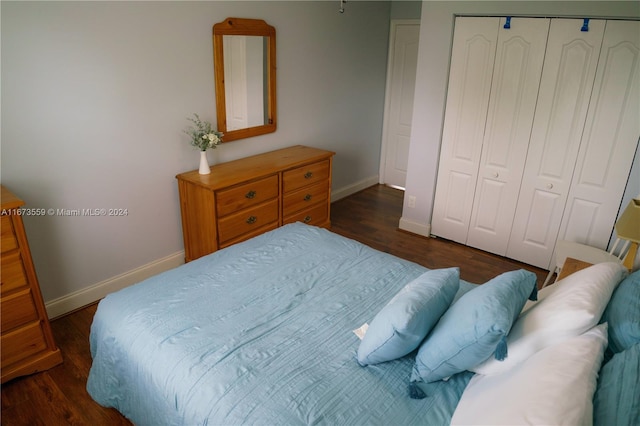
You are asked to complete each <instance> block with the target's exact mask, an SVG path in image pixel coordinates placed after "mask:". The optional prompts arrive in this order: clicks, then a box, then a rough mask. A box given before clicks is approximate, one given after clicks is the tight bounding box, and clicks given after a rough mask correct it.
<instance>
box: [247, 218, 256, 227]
mask: <svg viewBox="0 0 640 426" xmlns="http://www.w3.org/2000/svg"><path fill="white" fill-rule="evenodd" d="M257 220H258V218H257V217H255V216H249V217H248V218H247V223H248V224H249V225H251V224H253V223H256V221H257Z"/></svg>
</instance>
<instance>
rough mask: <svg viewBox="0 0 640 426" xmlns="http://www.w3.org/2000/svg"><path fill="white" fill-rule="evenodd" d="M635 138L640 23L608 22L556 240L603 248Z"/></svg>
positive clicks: (639, 132) (639, 127)
mask: <svg viewBox="0 0 640 426" xmlns="http://www.w3.org/2000/svg"><path fill="white" fill-rule="evenodd" d="M639 138H640V22H638V21H607V26H606V30H605V34H604V40H603V42H602V51H601V53H600V62H599V63H598V71H597V73H596V81H595V85H594V90H593V93H592V95H591V103H590V105H589V112H588V114H587V126H586V127H585V131H584V134H583V136H582V143H581V145H580V151H579V154H578V161H577V165H576V169H575V173H574V175H573V183H572V185H571V190H570V192H569V199H568V201H567V207H566V209H565V214H564V216H563V217H562V224H561V226H560V239H565V240H570V241H577V242H580V243H584V244H589V245H591V246H594V247H599V248H602V249H604V248H606V247H607V245H608V243H609V239H610V237H611V231H612V229H613V226H614V224H615V221H616V217H617V214H618V209H619V208H620V207H622V208H624V207H626V206H620V200H621V199H622V196H623V194H624V189H625V184H626V182H627V179H628V178H629V171H630V170H631V164H632V162H633V156H634V153H635V151H636V148H637V144H638V139H639Z"/></svg>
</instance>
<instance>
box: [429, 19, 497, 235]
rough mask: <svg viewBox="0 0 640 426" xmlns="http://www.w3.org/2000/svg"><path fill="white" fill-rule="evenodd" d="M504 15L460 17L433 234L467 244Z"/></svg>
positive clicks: (439, 171)
mask: <svg viewBox="0 0 640 426" xmlns="http://www.w3.org/2000/svg"><path fill="white" fill-rule="evenodd" d="M499 24H500V19H499V18H467V17H458V18H456V24H455V34H454V38H453V51H452V56H451V68H450V71H449V86H448V91H447V102H446V114H445V121H444V128H443V134H442V150H441V152H440V166H439V169H438V178H437V182H438V184H437V188H436V195H435V201H434V211H433V218H432V223H431V226H432V232H433V233H434V234H435V235H438V236H440V237H444V238H448V239H451V240H454V241H458V242H462V243H464V242H466V239H467V232H468V229H469V220H470V217H471V208H472V202H473V194H474V191H475V187H476V181H477V175H478V166H479V162H480V154H481V148H482V135H483V133H484V127H485V122H486V119H487V108H488V105H489V94H490V91H491V78H492V75H493V66H494V59H495V50H496V41H497V39H498V26H499Z"/></svg>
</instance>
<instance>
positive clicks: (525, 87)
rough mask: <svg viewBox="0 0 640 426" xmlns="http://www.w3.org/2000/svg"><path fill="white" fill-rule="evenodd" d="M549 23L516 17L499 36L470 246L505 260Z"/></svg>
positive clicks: (474, 204) (544, 20) (476, 190)
mask: <svg viewBox="0 0 640 426" xmlns="http://www.w3.org/2000/svg"><path fill="white" fill-rule="evenodd" d="M504 21H506V18H503V20H502V21H501V22H504ZM549 21H550V20H549V19H544V18H512V19H511V20H510V25H509V26H508V28H505V27H504V25H500V27H499V32H498V44H497V47H496V58H495V65H494V68H493V78H492V83H491V95H490V97H489V110H488V114H487V122H486V126H485V129H484V137H483V140H482V154H481V157H480V167H479V170H478V180H477V184H476V189H475V196H474V200H473V208H472V212H471V223H470V226H469V233H468V236H467V244H468V245H470V246H472V247H477V248H479V249H482V250H486V251H489V252H492V253H497V254H500V255H503V256H504V255H505V254H506V252H507V244H508V243H509V236H510V234H511V226H512V224H513V219H514V216H513V212H514V211H515V209H516V204H517V202H518V193H519V191H520V183H521V181H522V171H523V170H524V165H525V161H526V158H527V148H528V146H529V138H530V136H531V126H532V123H533V116H534V111H535V108H536V99H537V98H538V88H539V87H540V77H541V75H542V64H543V62H544V57H545V47H546V44H547V35H548V33H549Z"/></svg>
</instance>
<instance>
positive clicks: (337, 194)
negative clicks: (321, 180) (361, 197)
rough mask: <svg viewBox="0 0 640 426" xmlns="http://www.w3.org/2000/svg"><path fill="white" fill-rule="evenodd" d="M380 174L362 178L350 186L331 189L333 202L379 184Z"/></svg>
mask: <svg viewBox="0 0 640 426" xmlns="http://www.w3.org/2000/svg"><path fill="white" fill-rule="evenodd" d="M378 179H379V176H378V175H375V176H370V177H368V178H366V179H362V180H360V181H358V182H356V183H354V184H351V185H349V186H345V187H342V188H340V189H336V190H335V191H331V202H332V203H333V202H334V201H338V200H341V199H343V198H345V197H348V196H349V195H351V194H355V193H356V192H358V191H362V190H363V189H366V188H369V187H370V186H373V185H377V184H378Z"/></svg>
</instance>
